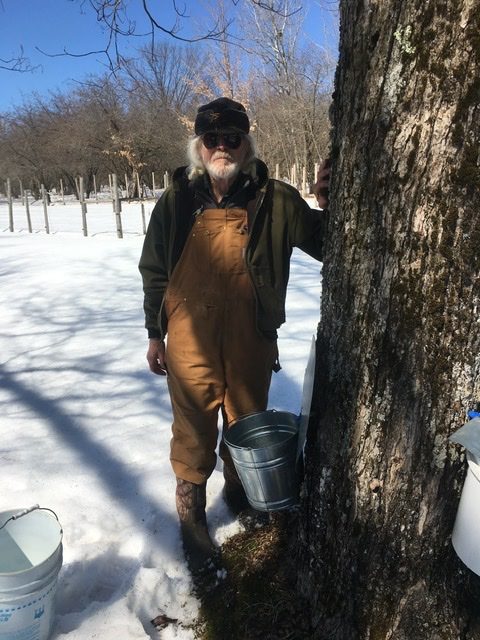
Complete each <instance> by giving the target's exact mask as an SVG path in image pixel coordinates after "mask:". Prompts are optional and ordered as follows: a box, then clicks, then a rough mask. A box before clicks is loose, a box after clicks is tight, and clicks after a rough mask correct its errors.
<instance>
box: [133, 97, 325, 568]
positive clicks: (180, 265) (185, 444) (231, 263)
mask: <svg viewBox="0 0 480 640" xmlns="http://www.w3.org/2000/svg"><path fill="white" fill-rule="evenodd" d="M249 129H250V124H249V119H248V116H247V113H246V111H245V108H244V107H243V105H241V104H240V103H239V102H236V101H234V100H230V99H229V98H219V99H217V100H214V101H213V102H210V103H208V104H206V105H204V106H202V107H200V108H199V109H198V113H197V116H196V120H195V137H194V138H193V139H192V140H191V142H190V145H189V149H188V156H189V161H190V164H189V166H187V167H181V168H179V169H177V170H176V171H175V173H174V176H173V181H172V182H173V183H172V185H171V186H170V187H169V188H168V189H166V190H165V192H164V194H163V195H162V197H161V198H160V200H159V201H158V202H157V204H156V206H155V208H154V210H153V212H152V216H151V220H150V223H149V227H148V231H147V235H146V238H145V243H144V247H143V252H142V256H141V259H140V264H139V269H140V272H141V274H142V278H143V285H144V293H145V302H144V309H145V316H146V323H145V326H146V328H147V330H148V337H149V346H148V352H147V360H148V363H149V366H150V369H151V371H152V372H153V373H156V374H159V375H165V374H167V382H168V388H169V392H170V398H171V403H172V410H173V425H172V433H173V437H172V440H171V453H170V460H171V464H172V467H173V470H174V472H175V475H176V478H177V489H176V505H177V511H178V515H179V519H180V524H181V532H182V539H183V546H184V550H185V553H186V556H187V560H188V562H189V566H190V569H191V570H192V571H193V572H195V571H198V570H199V569H200V568H201V567H202V566H203V565H204V564H205V563H206V561H207V560H208V559H210V558H212V557H213V556H214V555H215V546H214V545H213V543H212V540H211V538H210V536H209V532H208V528H207V523H206V515H205V504H206V483H207V479H208V478H209V476H210V475H211V473H212V472H213V470H214V468H215V464H216V454H215V449H216V444H217V435H218V431H217V424H218V414H219V411H220V410H221V411H222V412H223V415H224V425H225V424H226V425H228V424H231V423H232V422H233V421H234V420H236V419H237V418H239V417H240V416H244V415H246V414H249V413H252V412H256V411H263V410H265V409H266V407H267V399H268V390H269V386H270V379H271V373H272V370H274V371H275V370H278V368H279V363H278V350H277V329H278V327H279V326H280V325H281V324H282V323H283V322H284V321H285V296H286V289H287V282H288V276H289V265H290V255H291V252H292V248H293V247H295V246H296V247H299V248H300V249H302V250H303V251H306V252H307V253H308V254H310V255H311V256H313V257H314V258H316V259H318V260H321V259H322V245H323V240H324V235H325V228H326V214H324V213H321V212H320V211H317V210H312V209H311V208H310V207H309V206H308V204H307V203H306V202H305V201H304V200H303V199H302V198H301V197H300V195H299V193H298V191H296V190H295V189H294V188H293V187H291V186H289V185H287V184H285V183H283V182H280V181H277V180H272V179H269V177H268V171H267V167H266V166H265V164H264V163H263V162H262V161H261V160H259V159H258V158H256V156H255V147H254V143H253V140H252V138H251V137H250V135H249ZM328 174H329V169H327V168H322V170H321V171H320V172H319V176H318V180H317V183H316V185H315V192H316V194H317V200H318V202H319V205H320V206H321V207H324V206H325V205H326V199H325V197H324V196H322V195H320V193H321V190H322V188H325V187H326V186H327V185H328ZM167 330H168V339H167V342H166V344H165V342H164V340H165V338H166V336H167ZM219 453H220V456H221V457H222V459H223V461H224V471H223V472H224V478H225V486H224V497H225V500H226V502H227V504H228V505H229V507H230V508H231V509H232V511H233V512H234V513H236V514H238V513H239V512H240V511H241V510H242V509H244V508H246V507H248V502H247V500H246V496H245V493H244V491H243V488H242V486H241V483H240V481H239V479H238V476H237V474H236V472H235V468H234V465H233V463H232V460H231V458H230V456H229V454H228V450H227V447H226V446H225V445H224V444H223V442H222V443H221V444H220V452H219Z"/></svg>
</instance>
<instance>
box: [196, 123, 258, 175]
mask: <svg viewBox="0 0 480 640" xmlns="http://www.w3.org/2000/svg"><path fill="white" fill-rule="evenodd" d="M245 140H246V141H247V144H248V151H247V153H246V155H245V159H244V161H243V163H242V166H241V167H240V171H243V173H247V174H249V175H251V176H252V177H255V174H256V164H255V159H256V157H257V150H256V147H255V141H254V139H253V138H252V136H251V135H249V134H245ZM201 144H202V139H201V137H200V136H194V137H193V138H191V139H190V140H189V143H188V147H187V158H188V168H187V176H188V179H189V180H194V179H195V178H197V177H198V176H201V175H203V174H204V173H205V172H206V167H205V165H204V163H203V160H202V156H201V155H200V145H201Z"/></svg>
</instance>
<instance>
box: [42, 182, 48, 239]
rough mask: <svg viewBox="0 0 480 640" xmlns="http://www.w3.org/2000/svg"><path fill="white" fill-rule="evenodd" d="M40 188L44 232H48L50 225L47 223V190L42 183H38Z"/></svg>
mask: <svg viewBox="0 0 480 640" xmlns="http://www.w3.org/2000/svg"><path fill="white" fill-rule="evenodd" d="M40 190H41V192H42V200H43V217H44V219H45V231H46V233H50V225H49V223H48V202H47V192H46V191H45V187H44V186H43V184H41V185H40Z"/></svg>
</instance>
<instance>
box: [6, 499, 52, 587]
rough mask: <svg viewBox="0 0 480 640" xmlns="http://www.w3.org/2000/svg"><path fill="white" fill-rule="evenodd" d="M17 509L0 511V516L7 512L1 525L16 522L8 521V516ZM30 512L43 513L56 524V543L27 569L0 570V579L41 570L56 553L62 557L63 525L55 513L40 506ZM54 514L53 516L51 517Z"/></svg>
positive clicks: (16, 511)
mask: <svg viewBox="0 0 480 640" xmlns="http://www.w3.org/2000/svg"><path fill="white" fill-rule="evenodd" d="M18 512H19V510H18V509H9V510H8V511H1V512H0V516H5V515H6V514H8V517H7V520H6V521H4V522H3V525H4V526H5V527H8V525H9V524H10V522H16V520H11V521H10V522H9V518H10V517H11V516H12V515H15V514H16V513H18ZM48 512H51V513H52V514H53V515H48ZM31 513H35V515H38V514H39V513H43V514H45V515H47V517H48V518H49V519H50V520H51V521H52V522H55V521H56V523H57V524H58V532H57V534H56V535H58V542H57V545H56V546H55V547H54V549H53V551H52V552H51V553H50V555H48V556H47V557H46V558H44V559H43V560H42V561H41V562H38V563H37V564H34V565H32V566H31V567H29V568H28V569H21V570H20V571H0V580H1V579H2V578H3V579H7V580H8V579H9V578H18V577H20V576H21V575H22V574H28V573H29V572H32V571H33V570H34V569H35V570H41V568H42V567H43V566H44V565H47V564H48V563H50V562H52V561H53V559H54V557H55V556H57V555H60V557H63V551H62V549H63V547H62V545H63V527H62V525H61V523H60V520H59V519H58V516H57V514H56V513H54V512H53V511H52V510H51V509H45V508H42V507H40V508H39V509H36V510H35V511H32V512H31ZM29 515H30V513H27V514H25V516H22V517H27V516H29ZM53 516H55V517H53ZM49 574H50V572H48V573H47V574H46V575H47V576H48V575H49Z"/></svg>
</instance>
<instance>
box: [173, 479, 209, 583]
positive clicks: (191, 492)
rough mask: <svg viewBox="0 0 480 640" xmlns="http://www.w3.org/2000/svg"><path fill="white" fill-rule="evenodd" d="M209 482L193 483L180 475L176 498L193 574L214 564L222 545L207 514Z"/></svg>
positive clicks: (184, 545)
mask: <svg viewBox="0 0 480 640" xmlns="http://www.w3.org/2000/svg"><path fill="white" fill-rule="evenodd" d="M206 488H207V483H206V482H204V483H203V484H193V482H188V481H187V480H182V479H181V478H177V489H176V492H175V501H176V506H177V512H178V517H179V519H180V530H181V534H182V542H183V550H184V552H185V557H186V560H187V564H188V567H189V569H190V571H191V572H192V574H198V573H199V572H201V571H202V570H206V569H209V568H210V567H213V565H214V563H215V560H216V559H217V558H216V556H217V555H218V549H217V547H216V546H215V545H214V544H213V542H212V539H211V538H210V534H209V532H208V527H207V517H206V514H205V505H206Z"/></svg>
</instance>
